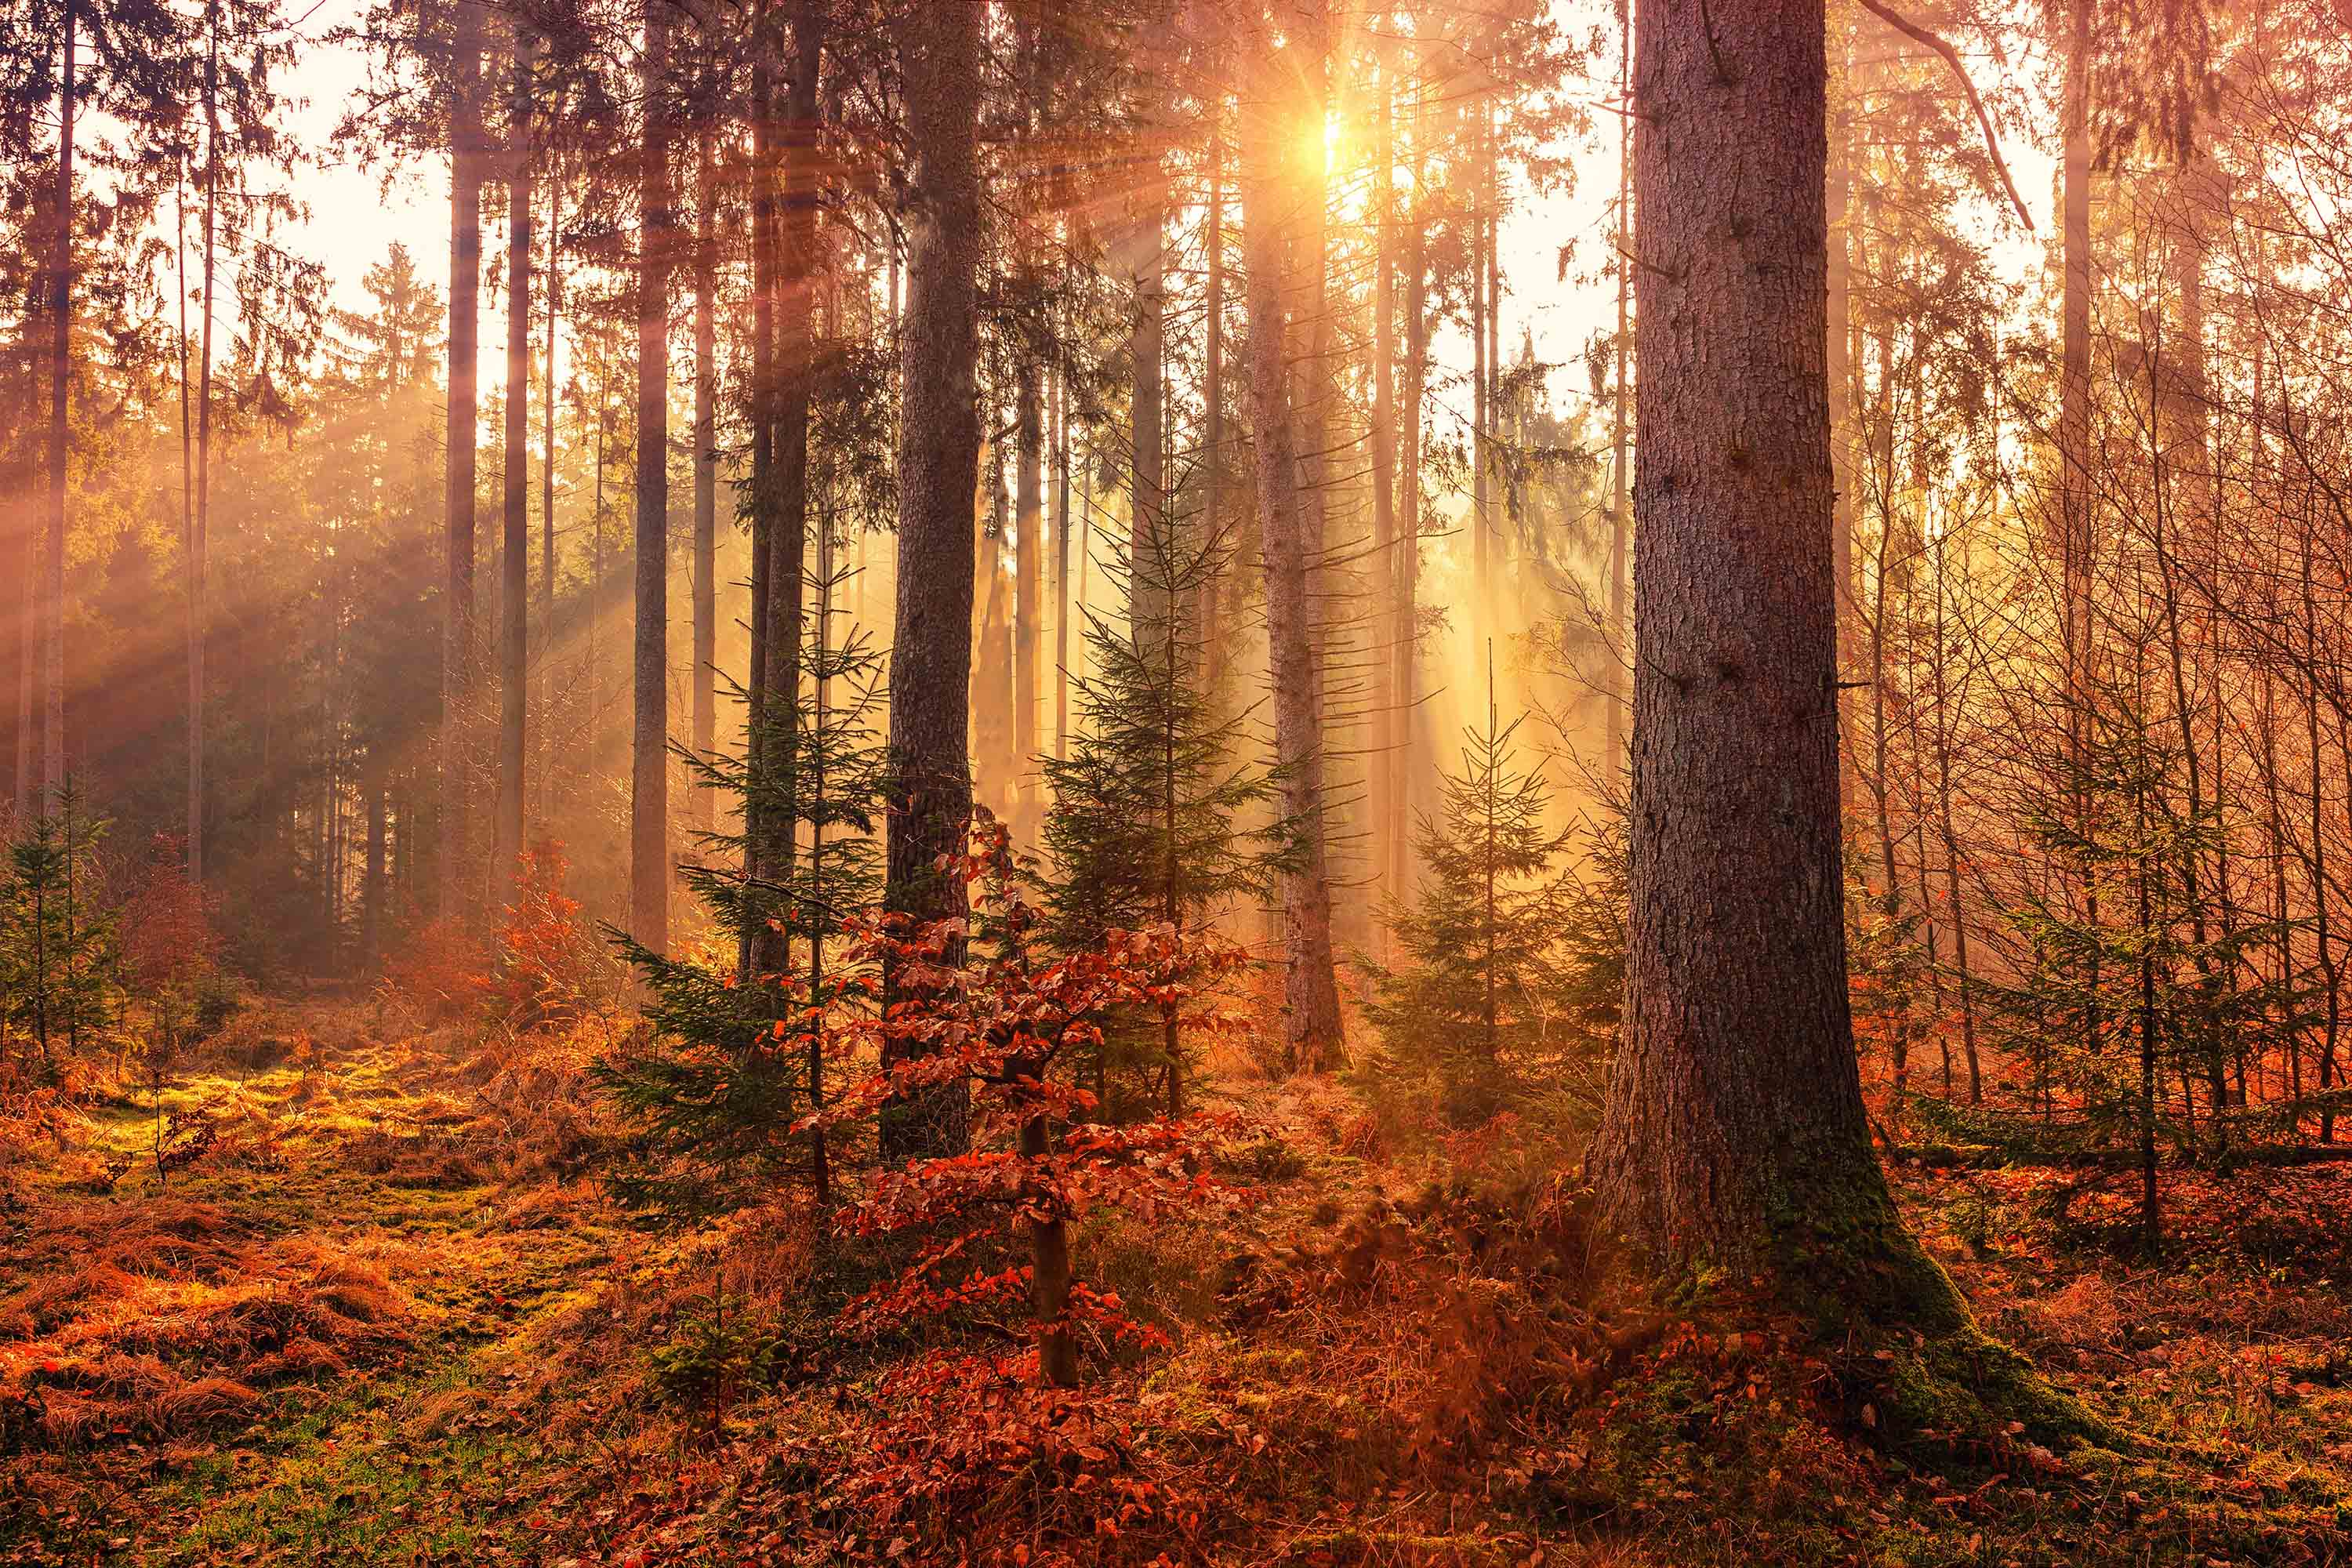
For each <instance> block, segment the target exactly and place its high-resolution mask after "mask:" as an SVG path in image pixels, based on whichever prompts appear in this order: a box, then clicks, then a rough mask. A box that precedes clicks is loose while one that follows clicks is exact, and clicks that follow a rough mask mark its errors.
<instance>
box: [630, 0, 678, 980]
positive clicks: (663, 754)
mask: <svg viewBox="0 0 2352 1568" xmlns="http://www.w3.org/2000/svg"><path fill="white" fill-rule="evenodd" d="M645 29H646V37H645V61H644V88H645V94H646V110H645V112H646V123H645V145H644V147H643V149H642V150H641V153H640V155H639V162H638V169H637V211H638V215H639V222H640V229H639V234H638V241H637V474H636V502H637V510H636V595H635V599H636V640H635V658H634V660H633V665H634V671H635V725H634V731H633V736H632V743H631V749H630V759H631V761H630V770H629V928H630V934H631V935H632V936H634V937H635V938H636V940H637V941H638V942H641V943H643V944H644V945H645V946H646V947H648V948H651V949H652V950H653V951H655V952H663V951H665V950H666V949H667V947H668V945H669V258H670V249H671V247H672V245H673V243H674V240H675V236H674V235H673V234H672V232H671V229H672V224H673V216H672V214H671V211H670V202H671V194H670V180H669V135H670V124H669V106H668V103H667V97H668V92H669V80H668V78H669V7H668V4H667V0H646V5H645Z"/></svg>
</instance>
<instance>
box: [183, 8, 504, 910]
mask: <svg viewBox="0 0 2352 1568" xmlns="http://www.w3.org/2000/svg"><path fill="white" fill-rule="evenodd" d="M455 53H456V77H455V81H454V83H453V85H452V88H451V94H450V100H449V419H448V434H447V441H448V458H447V463H446V478H445V487H446V488H445V489H444V492H443V503H444V504H443V512H444V516H445V519H446V540H445V543H446V578H445V581H444V584H443V588H442V598H443V604H442V607H441V875H440V889H439V894H440V907H441V912H442V914H443V915H444V916H450V915H455V914H457V913H458V912H459V907H460V899H459V895H458V890H457V879H458V874H459V868H460V866H461V865H462V864H463V862H464V858H465V854H464V851H465V840H466V837H467V834H466V816H467V812H466V799H467V793H468V790H467V784H468V781H467V755H466V752H467V747H466V741H467V731H468V730H469V729H470V728H471V723H472V716H473V715H472V708H473V677H474V479H475V458H476V450H475V447H476V431H475V424H476V420H477V416H478V399H479V396H480V373H479V371H478V368H477V359H478V350H479V346H480V335H481V312H482V159H483V153H482V146H481V142H482V105H481V80H482V11H481V5H480V4H479V0H457V41H456V50H455ZM197 531H198V532H199V533H201V532H202V531H203V526H202V524H201V523H199V525H198V529H197Z"/></svg>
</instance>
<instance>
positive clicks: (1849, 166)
mask: <svg viewBox="0 0 2352 1568" xmlns="http://www.w3.org/2000/svg"><path fill="white" fill-rule="evenodd" d="M1838 50H1839V53H1840V55H1841V56H1842V57H1843V61H1844V67H1845V68H1844V70H1843V72H1842V73H1841V79H1840V80H1839V81H1838V82H1837V84H1836V86H1837V89H1838V105H1837V119H1836V120H1835V121H1833V122H1832V127H1831V131H1830V148H1829V167H1830V173H1829V215H1828V216H1829V330H1828V332H1827V334H1826V336H1827V344H1826V346H1827V348H1828V351H1829V393H1830V470H1831V473H1832V476H1833V477H1834V479H1835V483H1836V485H1837V499H1836V500H1835V501H1834V502H1833V503H1832V510H1831V514H1830V515H1831V524H1830V549H1831V559H1832V568H1831V573H1830V575H1831V577H1832V581H1833V582H1834V583H1835V584H1836V586H1837V595H1838V606H1839V609H1840V610H1841V612H1843V609H1844V607H1845V606H1846V605H1847V604H1848V603H1849V602H1851V600H1852V598H1853V462H1852V460H1851V459H1850V458H1848V457H1847V455H1846V443H1847V440H1848V438H1849V437H1850V434H1851V426H1852V422H1853V398H1852V395H1851V390H1852V386H1851V384H1852V377H1853V366H1852V364H1851V363H1849V358H1848V342H1847V333H1848V331H1850V330H1851V324H1852V321H1853V249H1852V236H1851V233H1850V231H1849V227H1848V225H1849V222H1850V216H1851V210H1852V207H1853V41H1852V37H1851V35H1850V34H1849V33H1848V31H1847V30H1846V29H1845V28H1843V27H1841V28H1840V29H1839V37H1838ZM1618 233H1619V236H1620V242H1619V248H1620V251H1621V254H1622V248H1623V242H1622V236H1623V233H1624V229H1623V226H1622V222H1621V224H1620V226H1619V229H1618ZM1620 283H1621V288H1622V264H1621V267H1620ZM1618 334H1619V336H1620V337H1622V336H1623V334H1624V329H1623V327H1622V326H1620V327H1619V329H1618Z"/></svg>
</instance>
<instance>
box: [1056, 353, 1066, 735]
mask: <svg viewBox="0 0 2352 1568" xmlns="http://www.w3.org/2000/svg"><path fill="white" fill-rule="evenodd" d="M1069 755H1070V378H1069V375H1068V374H1067V373H1066V372H1064V373H1062V374H1057V375H1055V377H1054V756H1055V760H1056V761H1067V760H1068V758H1069Z"/></svg>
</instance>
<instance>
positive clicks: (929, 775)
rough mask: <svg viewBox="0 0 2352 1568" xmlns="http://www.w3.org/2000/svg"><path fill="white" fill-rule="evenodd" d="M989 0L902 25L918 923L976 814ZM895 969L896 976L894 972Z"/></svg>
mask: <svg viewBox="0 0 2352 1568" xmlns="http://www.w3.org/2000/svg"><path fill="white" fill-rule="evenodd" d="M981 21H982V7H980V6H977V5H936V6H932V5H925V6H915V7H911V8H909V9H908V10H907V11H905V12H902V13H900V14H899V15H898V17H897V18H896V20H895V21H894V23H893V26H892V31H893V34H894V36H895V40H896V42H897V44H898V54H899V58H900V62H901V68H902V70H903V71H904V73H905V80H906V94H905V96H906V102H907V106H908V121H909V125H908V130H909V131H910V132H911V136H910V141H911V142H912V145H913V147H914V150H915V151H914V169H913V171H912V177H911V179H910V180H909V182H908V190H907V208H906V230H907V302H906V313H905V317H904V319H903V321H902V322H901V325H900V330H899V365H900V374H901V376H902V379H903V384H904V395H903V409H902V413H901V416H900V421H899V437H898V605H897V635H896V637H894V639H893V641H892V645H891V651H890V696H891V700H890V746H889V750H890V762H891V767H892V770H893V776H892V778H891V781H890V800H889V817H888V846H887V868H888V885H887V892H886V895H885V900H886V907H887V909H888V910H890V911H891V912H893V913H896V914H901V915H904V916H907V917H908V918H909V919H910V920H912V921H918V922H924V921H939V920H951V919H958V918H961V916H962V915H963V913H964V911H965V909H966V907H967V906H966V902H965V895H964V888H963V884H962V881H961V879H958V878H952V877H946V876H942V875H941V874H940V870H939V868H938V862H939V861H940V858H942V857H946V856H953V855H956V854H958V853H959V852H960V851H961V849H962V848H963V846H964V836H965V833H966V831H967V829H968V826H969V824H970V822H971V771H970V754H971V707H970V704H971V611H972V604H971V583H972V573H973V556H974V550H973V543H974V541H973V528H972V521H973V520H972V494H973V492H974V490H975V489H977V488H978V486H979V483H980V405H979V397H978V387H977V372H978V360H979V298H978V287H977V274H978V268H979V261H980V240H981V233H980V228H981V210H980V165H979V157H978V147H977V144H976V138H977V134H978V125H979V110H980V78H981V67H982V44H981V37H982V29H981ZM891 978H892V977H889V976H886V981H887V980H889V979H891ZM969 1121H970V1100H969V1090H968V1089H940V1090H937V1091H933V1092H931V1093H929V1094H926V1095H924V1096H923V1097H921V1098H920V1099H919V1100H916V1101H914V1102H912V1103H906V1104H899V1105H897V1106H894V1107H892V1108H891V1110H890V1111H889V1112H888V1113H887V1114H886V1116H885V1118H884V1121H883V1126H882V1131H881V1147H882V1153H883V1156H884V1157H885V1158H886V1159H890V1160H906V1159H911V1158H915V1157H918V1156H920V1155H925V1154H936V1153H944V1152H955V1151H959V1150H961V1149H962V1148H964V1147H965V1146H966V1144H967V1143H968V1142H969V1139H970V1131H969Z"/></svg>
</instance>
